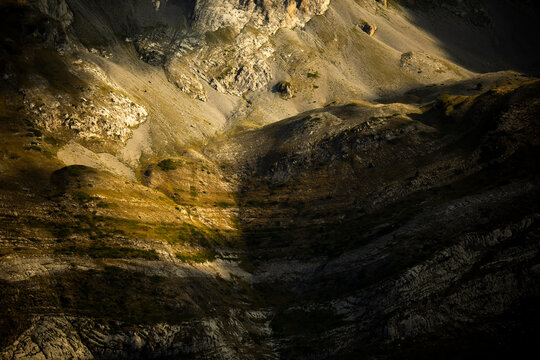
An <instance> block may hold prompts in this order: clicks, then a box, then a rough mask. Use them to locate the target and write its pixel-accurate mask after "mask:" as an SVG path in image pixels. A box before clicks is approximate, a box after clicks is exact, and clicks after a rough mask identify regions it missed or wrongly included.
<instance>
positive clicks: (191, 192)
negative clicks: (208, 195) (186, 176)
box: [189, 185, 198, 197]
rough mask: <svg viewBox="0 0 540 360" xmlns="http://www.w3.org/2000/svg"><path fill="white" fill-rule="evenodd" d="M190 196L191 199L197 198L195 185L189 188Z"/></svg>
mask: <svg viewBox="0 0 540 360" xmlns="http://www.w3.org/2000/svg"><path fill="white" fill-rule="evenodd" d="M189 194H190V195H191V197H197V195H198V193H197V188H196V187H195V186H193V185H191V186H190V187H189Z"/></svg>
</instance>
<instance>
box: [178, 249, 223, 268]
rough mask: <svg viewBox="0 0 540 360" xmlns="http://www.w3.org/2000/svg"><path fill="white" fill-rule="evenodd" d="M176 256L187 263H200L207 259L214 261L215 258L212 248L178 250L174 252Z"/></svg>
mask: <svg viewBox="0 0 540 360" xmlns="http://www.w3.org/2000/svg"><path fill="white" fill-rule="evenodd" d="M176 258H177V259H178V260H180V261H182V262H185V263H188V264H191V263H199V264H200V263H204V262H207V261H214V260H215V258H216V253H215V252H214V251H213V250H208V249H203V250H197V251H194V252H179V253H176Z"/></svg>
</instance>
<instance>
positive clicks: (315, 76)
mask: <svg viewBox="0 0 540 360" xmlns="http://www.w3.org/2000/svg"><path fill="white" fill-rule="evenodd" d="M307 77H308V78H310V79H318V78H320V77H321V75H320V74H319V72H318V71H315V72H308V73H307Z"/></svg>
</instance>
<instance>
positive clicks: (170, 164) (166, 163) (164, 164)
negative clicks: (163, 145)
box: [158, 159, 178, 171]
mask: <svg viewBox="0 0 540 360" xmlns="http://www.w3.org/2000/svg"><path fill="white" fill-rule="evenodd" d="M158 167H159V168H160V169H161V170H163V171H170V170H176V169H178V163H177V162H176V161H174V160H173V159H165V160H162V161H160V162H159V163H158Z"/></svg>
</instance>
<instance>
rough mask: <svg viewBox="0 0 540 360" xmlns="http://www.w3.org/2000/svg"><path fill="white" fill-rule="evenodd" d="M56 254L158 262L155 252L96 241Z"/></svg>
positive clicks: (74, 246) (70, 247)
mask: <svg viewBox="0 0 540 360" xmlns="http://www.w3.org/2000/svg"><path fill="white" fill-rule="evenodd" d="M55 254H63V255H80V256H85V255H86V256H90V257H91V258H93V259H101V258H104V259H146V260H158V259H159V256H158V254H157V253H156V251H155V250H140V249H134V248H128V247H124V246H109V245H107V244H105V242H103V241H95V242H93V243H92V244H90V246H80V245H70V246H64V247H61V248H58V249H56V250H55Z"/></svg>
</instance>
